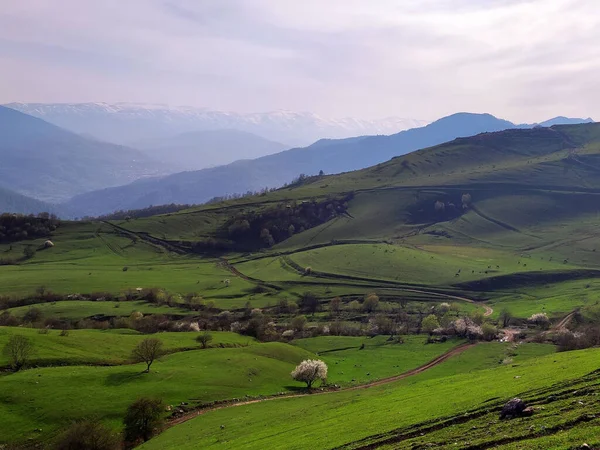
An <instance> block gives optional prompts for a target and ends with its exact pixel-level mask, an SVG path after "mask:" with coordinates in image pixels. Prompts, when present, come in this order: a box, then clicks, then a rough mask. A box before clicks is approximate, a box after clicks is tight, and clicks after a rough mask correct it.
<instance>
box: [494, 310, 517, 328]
mask: <svg viewBox="0 0 600 450" xmlns="http://www.w3.org/2000/svg"><path fill="white" fill-rule="evenodd" d="M512 319H513V315H512V313H511V312H510V311H509V310H508V309H507V308H504V309H503V310H502V311H500V316H499V317H498V320H499V324H500V326H501V327H502V328H506V327H507V326H509V325H510V323H511V322H512Z"/></svg>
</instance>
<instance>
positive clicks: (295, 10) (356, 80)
mask: <svg viewBox="0 0 600 450" xmlns="http://www.w3.org/2000/svg"><path fill="white" fill-rule="evenodd" d="M0 5H1V6H0V68H1V69H0V103H8V102H13V101H20V102H45V103H46V102H48V103H50V102H108V103H114V102H139V103H164V104H169V105H189V106H196V107H206V108H209V109H217V110H227V111H236V112H242V113H246V112H264V111H271V110H277V109H286V110H292V111H311V112H314V113H317V114H320V115H322V116H325V117H357V118H361V119H375V118H384V117H388V116H396V117H408V118H415V119H424V120H434V119H436V118H439V117H442V116H444V115H447V114H451V113H454V112H458V111H470V112H489V113H492V114H494V115H496V116H498V117H502V118H505V119H508V120H512V121H515V122H535V121H541V120H544V119H547V118H550V117H553V116H556V115H567V116H573V117H589V116H591V117H594V118H596V119H597V120H600V76H598V74H599V73H600V49H599V47H598V43H599V42H600V1H598V0H521V1H518V0H302V1H298V0H102V1H97V0H18V1H14V0H0Z"/></svg>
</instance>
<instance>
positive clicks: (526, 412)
mask: <svg viewBox="0 0 600 450" xmlns="http://www.w3.org/2000/svg"><path fill="white" fill-rule="evenodd" d="M521 416H523V417H529V416H533V408H532V407H531V406H528V407H527V408H525V409H524V410H523V412H522V413H521Z"/></svg>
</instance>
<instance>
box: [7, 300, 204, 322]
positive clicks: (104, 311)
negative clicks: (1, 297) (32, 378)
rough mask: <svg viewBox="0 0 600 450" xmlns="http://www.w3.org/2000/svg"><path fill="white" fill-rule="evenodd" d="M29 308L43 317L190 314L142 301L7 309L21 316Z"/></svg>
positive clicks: (50, 304)
mask: <svg viewBox="0 0 600 450" xmlns="http://www.w3.org/2000/svg"><path fill="white" fill-rule="evenodd" d="M31 308H36V309H39V310H40V311H41V313H42V315H43V317H44V318H49V317H52V318H57V319H71V320H72V319H84V318H87V317H92V316H105V317H128V316H130V315H131V313H133V312H141V313H142V314H165V315H169V316H187V315H190V314H192V312H191V311H190V310H187V309H183V308H176V307H173V308H172V307H169V306H157V305H153V304H150V303H147V302H144V301H127V302H115V301H87V300H68V301H58V302H52V303H39V304H36V305H29V306H19V307H16V308H10V309H8V310H7V311H9V312H10V313H11V314H12V315H13V316H15V317H19V318H21V317H23V316H24V315H25V314H26V313H27V311H29V310H30V309H31Z"/></svg>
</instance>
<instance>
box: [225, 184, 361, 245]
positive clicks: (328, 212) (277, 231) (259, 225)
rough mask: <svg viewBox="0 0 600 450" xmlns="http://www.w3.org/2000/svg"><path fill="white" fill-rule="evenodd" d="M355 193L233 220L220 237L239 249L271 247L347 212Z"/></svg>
mask: <svg viewBox="0 0 600 450" xmlns="http://www.w3.org/2000/svg"><path fill="white" fill-rule="evenodd" d="M351 199H352V194H348V195H346V196H344V197H341V198H329V199H325V200H321V201H317V200H311V201H306V200H305V201H292V202H284V203H279V204H278V205H277V206H275V207H273V208H268V209H263V210H257V211H249V212H244V213H240V214H237V215H235V216H234V217H231V218H230V219H229V220H228V221H227V222H226V224H225V225H224V226H223V227H222V228H221V229H220V230H219V234H220V235H221V236H222V237H223V238H224V239H226V240H227V241H229V242H231V243H233V247H234V248H235V249H238V250H257V249H260V248H268V247H271V246H273V245H275V244H277V243H279V242H282V241H284V240H286V239H288V238H290V237H292V236H293V235H294V234H296V233H302V232H303V231H305V230H308V229H311V228H314V227H316V226H318V225H321V224H323V223H326V222H328V221H330V220H331V219H333V218H335V217H337V216H338V215H340V214H344V213H345V212H346V210H347V209H348V202H349V201H350V200H351Z"/></svg>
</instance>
